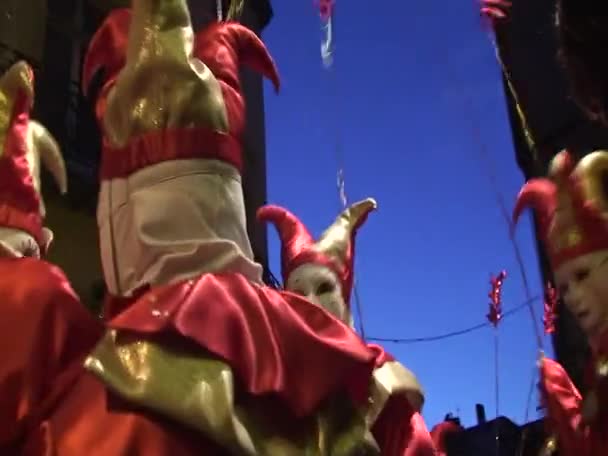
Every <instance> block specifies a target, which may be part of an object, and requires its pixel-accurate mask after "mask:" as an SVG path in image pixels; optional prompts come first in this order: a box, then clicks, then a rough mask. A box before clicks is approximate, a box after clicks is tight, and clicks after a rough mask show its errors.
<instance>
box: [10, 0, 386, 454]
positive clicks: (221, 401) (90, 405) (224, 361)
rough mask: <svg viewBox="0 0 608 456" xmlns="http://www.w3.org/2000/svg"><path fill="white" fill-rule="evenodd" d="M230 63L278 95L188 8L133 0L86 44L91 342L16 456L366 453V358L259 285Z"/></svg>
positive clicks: (235, 34)
mask: <svg viewBox="0 0 608 456" xmlns="http://www.w3.org/2000/svg"><path fill="white" fill-rule="evenodd" d="M241 63H242V64H246V65H249V66H250V67H252V68H253V69H256V70H258V71H261V72H263V73H264V74H266V75H268V76H269V77H270V78H271V79H272V80H273V81H274V83H275V85H277V86H278V76H277V73H276V69H275V67H274V64H273V62H272V60H271V58H270V56H269V55H268V53H267V51H266V49H265V47H264V45H263V44H262V42H261V41H260V40H259V39H258V38H257V37H256V36H255V35H254V34H253V33H252V32H250V31H249V30H248V29H246V28H244V27H242V26H240V25H238V24H236V23H217V24H212V25H211V26H209V27H207V28H205V29H203V30H201V31H199V32H198V33H197V34H194V32H193V30H192V27H191V25H190V18H189V14H188V10H187V7H186V4H185V1H168V0H167V1H163V0H161V1H149V0H134V2H133V6H132V9H130V10H124V9H123V10H116V11H114V12H113V13H111V14H110V15H109V16H108V18H107V19H106V21H105V22H104V24H103V25H102V27H101V29H100V30H99V31H98V33H97V34H96V36H95V37H94V38H93V40H92V42H91V45H90V48H89V52H88V55H87V58H86V62H85V68H84V76H85V77H84V83H85V88H87V87H88V83H89V81H90V78H91V77H92V75H93V74H94V73H95V72H96V71H97V70H98V69H102V70H103V71H104V72H105V78H106V79H105V81H106V82H105V84H104V86H103V88H102V89H101V91H100V93H99V95H98V98H97V105H96V112H97V115H98V119H99V123H100V126H101V129H102V132H103V157H102V172H101V178H102V183H101V190H100V198H99V208H98V214H97V217H98V224H99V231H100V242H101V249H102V252H101V253H102V258H103V268H104V275H105V280H106V285H107V287H108V289H109V290H110V292H111V296H110V298H109V299H108V301H107V304H108V305H107V309H106V312H105V317H106V324H105V328H104V331H105V333H104V335H103V337H102V339H101V340H100V342H99V343H98V344H97V346H96V347H95V348H94V349H91V350H90V351H89V354H88V356H87V357H86V359H85V360H84V362H82V363H79V364H77V367H76V368H75V370H74V372H75V373H73V374H71V376H70V381H69V382H68V383H69V384H68V385H67V386H66V387H65V388H64V389H62V390H61V394H60V395H59V397H60V399H61V400H58V401H54V402H53V403H51V404H50V405H49V406H47V407H45V408H44V409H43V410H41V411H39V413H38V414H37V415H36V419H34V420H31V421H30V422H29V423H28V427H27V429H26V434H25V435H24V438H23V439H22V440H21V441H19V442H15V444H16V445H18V446H17V448H18V449H19V450H20V451H21V453H22V454H28V455H41V454H57V455H61V456H69V455H79V456H80V455H83V454H87V455H93V456H95V455H104V456H105V455H109V454H146V455H152V456H154V455H167V454H180V455H188V454H197V455H198V454H206V455H212V454H246V455H256V454H262V455H281V456H283V455H292V454H293V455H300V454H311V455H317V454H318V455H324V454H331V455H349V454H379V450H378V447H377V444H376V442H375V440H374V438H373V436H372V435H371V432H369V426H368V423H367V421H366V417H367V416H368V414H369V413H368V410H369V409H370V408H373V407H374V406H375V404H370V403H369V401H368V399H369V385H370V382H372V372H373V371H374V369H375V367H376V364H377V360H378V355H377V353H376V351H375V350H374V349H373V348H372V347H368V346H367V345H366V344H365V343H364V342H362V341H361V340H360V338H359V337H358V336H357V335H356V334H355V333H354V332H353V331H352V329H351V328H350V327H348V326H347V325H345V324H343V323H342V322H341V321H339V320H338V319H336V318H334V317H333V316H332V315H329V314H328V313H327V312H325V311H324V310H323V309H321V308H319V307H317V306H316V305H314V304H313V303H311V302H309V301H307V300H306V299H304V298H302V297H299V296H297V295H295V294H293V293H288V292H280V291H276V290H274V289H270V288H268V287H266V286H264V285H263V284H262V283H261V280H260V275H261V268H260V266H259V265H257V264H256V263H255V262H254V261H253V260H252V255H251V247H250V245H249V240H248V238H247V235H246V230H245V223H244V222H245V220H244V204H243V195H242V189H241V183H240V172H241V168H242V156H241V153H242V152H241V148H242V146H241V142H240V135H241V132H242V129H243V126H244V100H243V97H242V94H241V87H240V83H239V78H238V70H239V65H240V64H241ZM49 381H51V380H50V379H49Z"/></svg>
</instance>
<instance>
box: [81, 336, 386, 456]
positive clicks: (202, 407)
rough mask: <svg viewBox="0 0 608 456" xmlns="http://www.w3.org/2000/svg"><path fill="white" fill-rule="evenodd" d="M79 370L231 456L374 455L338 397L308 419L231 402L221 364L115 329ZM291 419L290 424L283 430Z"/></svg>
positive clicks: (365, 424)
mask: <svg viewBox="0 0 608 456" xmlns="http://www.w3.org/2000/svg"><path fill="white" fill-rule="evenodd" d="M85 367H86V368H87V369H88V370H89V371H90V372H92V373H93V374H94V375H96V376H97V377H98V378H99V379H100V380H101V381H102V382H103V383H104V384H105V385H106V386H107V387H108V388H110V389H111V390H112V391H114V392H115V393H116V394H118V395H119V396H122V397H123V398H125V399H127V400H128V401H130V402H132V403H134V404H137V405H143V406H145V407H147V408H149V409H153V410H155V411H157V412H160V413H161V414H163V415H165V416H168V417H170V418H172V419H174V420H176V421H178V422H180V423H182V424H184V425H186V426H188V427H191V428H194V429H196V430H198V431H200V432H203V433H204V434H205V435H207V436H208V437H210V438H212V439H213V440H215V441H216V442H217V443H219V444H220V445H223V446H224V447H225V448H227V449H229V450H231V451H232V452H233V453H234V454H240V455H251V456H254V455H264V456H302V455H304V456H330V455H331V456H355V455H361V456H364V455H370V456H372V455H379V454H380V450H379V448H378V446H377V444H376V442H375V440H374V439H373V437H372V435H371V432H370V427H371V426H370V425H369V419H370V418H369V417H368V416H366V414H365V413H362V412H360V411H357V410H355V408H354V407H353V406H352V405H351V404H350V402H349V401H348V400H347V399H346V397H343V396H338V397H336V398H333V399H332V400H331V401H329V402H328V403H327V404H325V405H324V407H323V408H322V409H321V410H320V411H319V413H317V414H316V415H315V416H314V417H311V418H310V419H306V420H297V421H296V420H294V419H293V418H291V417H288V416H287V414H286V413H285V412H278V413H277V411H276V408H274V409H273V408H268V407H269V406H268V403H267V402H265V401H264V400H263V399H258V398H251V397H250V398H247V399H241V400H235V396H234V391H235V388H234V378H233V374H232V371H231V369H230V367H229V366H228V365H226V364H225V363H223V362H221V361H218V360H214V359H211V358H203V357H200V356H195V355H191V354H188V353H183V352H181V353H179V352H175V351H171V350H169V349H166V348H164V347H162V346H160V345H159V344H156V343H153V342H149V341H144V340H138V339H134V338H133V337H131V336H128V335H125V334H117V332H116V331H110V332H108V333H106V335H105V337H104V338H103V339H102V341H101V342H100V343H99V345H98V346H97V347H96V349H95V350H94V351H93V353H92V354H91V355H90V356H89V357H88V359H87V360H86V362H85ZM377 403H378V404H379V403H381V400H379V402H377ZM374 419H375V418H374ZM290 420H293V421H294V423H293V424H294V425H293V426H290V425H288V424H287V423H288V422H289V421H290ZM277 430H280V431H279V432H277Z"/></svg>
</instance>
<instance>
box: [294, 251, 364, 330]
mask: <svg viewBox="0 0 608 456" xmlns="http://www.w3.org/2000/svg"><path fill="white" fill-rule="evenodd" d="M285 287H286V289H287V290H288V291H291V292H292V293H295V294H299V295H301V296H304V297H305V298H306V299H308V300H309V301H310V302H312V303H313V304H316V305H318V306H320V307H323V308H324V309H325V310H327V311H328V312H330V313H331V314H333V315H334V316H335V317H336V318H338V319H340V320H342V321H343V322H344V323H346V324H348V325H350V326H352V325H353V322H352V317H351V313H350V311H349V309H348V307H347V306H346V303H345V302H344V296H343V295H342V284H341V283H340V279H339V278H338V276H337V275H336V273H335V272H334V271H332V270H331V269H329V268H328V267H326V266H322V265H318V264H311V263H308V264H303V265H301V266H298V267H297V268H296V269H294V270H293V271H292V272H291V274H289V277H288V279H287V283H286V285H285Z"/></svg>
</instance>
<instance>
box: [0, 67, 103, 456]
mask: <svg viewBox="0 0 608 456" xmlns="http://www.w3.org/2000/svg"><path fill="white" fill-rule="evenodd" d="M0 99H2V100H3V102H4V104H3V105H2V107H1V108H0V109H2V113H1V116H0V117H1V118H2V120H1V121H0V138H1V142H0V309H1V313H2V318H0V353H1V354H2V358H1V361H0V453H1V454H18V450H17V449H18V447H19V444H20V443H21V442H23V441H24V439H27V438H29V435H30V431H31V430H32V428H35V427H36V424H35V423H36V422H37V420H38V419H39V417H40V416H41V414H43V413H45V411H46V410H48V409H50V408H52V407H53V406H54V405H55V404H56V403H57V401H60V400H61V397H62V395H63V393H65V391H66V390H67V389H69V387H70V385H71V384H72V383H73V382H74V380H75V378H76V376H77V372H78V371H79V370H80V369H79V367H80V364H81V363H82V361H83V360H84V357H85V356H86V355H87V354H88V351H90V350H91V349H92V348H93V347H94V345H95V343H96V342H97V341H98V340H99V338H100V336H101V335H102V333H101V327H100V325H99V324H98V323H97V322H96V321H95V320H94V319H93V318H92V317H91V316H90V315H89V314H88V312H87V311H86V309H85V308H84V307H83V306H82V305H81V303H80V301H79V300H78V298H77V296H76V295H75V294H74V291H73V290H72V288H71V287H70V285H69V283H68V281H67V279H66V278H65V276H64V274H63V273H62V272H61V271H60V270H59V269H58V268H57V267H55V266H53V265H50V264H48V263H46V262H45V261H42V260H40V259H39V258H38V256H39V254H40V253H44V252H45V250H46V249H47V247H48V246H49V244H50V242H51V239H52V234H51V232H50V230H48V229H47V228H44V227H43V225H42V223H43V218H44V217H43V216H44V209H43V205H42V197H41V195H40V193H39V189H40V176H39V172H40V171H39V163H40V160H41V159H42V162H43V163H45V164H46V165H47V166H48V167H49V168H50V170H51V171H52V173H53V174H54V175H55V177H56V179H57V182H58V184H59V187H60V190H62V191H65V190H66V173H65V166H64V164H63V160H62V159H61V155H60V153H59V149H58V147H57V145H56V143H55V141H54V140H53V138H52V137H51V136H50V134H49V133H48V132H47V131H46V130H45V129H44V128H43V127H42V126H41V125H39V124H37V123H36V122H35V121H33V120H30V118H29V112H30V109H31V106H32V100H33V72H32V70H31V68H30V67H29V66H27V64H25V63H23V62H20V63H17V64H15V65H13V66H12V67H11V68H10V69H9V70H8V71H7V72H6V73H5V74H4V75H3V76H2V78H0Z"/></svg>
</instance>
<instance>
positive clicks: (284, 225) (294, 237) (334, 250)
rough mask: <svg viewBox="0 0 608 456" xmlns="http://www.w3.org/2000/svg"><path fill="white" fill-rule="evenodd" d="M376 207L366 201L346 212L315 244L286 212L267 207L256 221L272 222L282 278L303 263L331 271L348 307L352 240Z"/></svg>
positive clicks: (371, 201)
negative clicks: (277, 236) (340, 286)
mask: <svg viewBox="0 0 608 456" xmlns="http://www.w3.org/2000/svg"><path fill="white" fill-rule="evenodd" d="M376 207H377V205H376V201H375V200H373V199H371V198H368V199H366V200H363V201H359V202H357V203H354V204H352V205H351V206H350V207H348V208H347V209H345V210H344V211H343V212H342V213H341V214H340V215H339V216H338V217H337V218H336V220H335V221H334V223H332V224H331V226H330V227H329V228H327V229H326V230H325V232H324V233H323V234H322V235H321V237H320V238H319V239H318V240H317V241H315V240H314V238H313V237H312V236H311V235H310V233H309V231H308V230H307V229H306V227H305V226H304V224H303V223H302V222H301V221H300V219H298V218H297V217H296V216H295V215H294V214H293V213H291V212H290V211H288V210H287V209H285V208H283V207H280V206H274V205H267V206H263V207H261V208H260V209H258V212H257V218H258V220H259V221H262V222H270V223H272V224H273V225H274V226H275V228H276V230H277V232H278V234H279V238H280V240H281V275H282V276H283V282H284V283H286V282H287V279H288V277H289V275H290V274H291V273H292V272H293V271H294V269H296V268H297V267H299V266H302V265H303V264H310V263H312V264H318V265H322V266H325V267H327V268H329V269H331V270H332V271H334V272H335V273H336V274H337V276H338V278H339V279H340V283H341V284H342V294H343V296H344V300H345V302H346V303H347V305H350V294H351V291H352V287H353V278H354V255H355V237H356V234H357V231H358V229H359V228H360V227H361V225H363V223H365V221H366V220H367V217H368V215H369V213H370V212H371V211H373V210H375V209H376Z"/></svg>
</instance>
